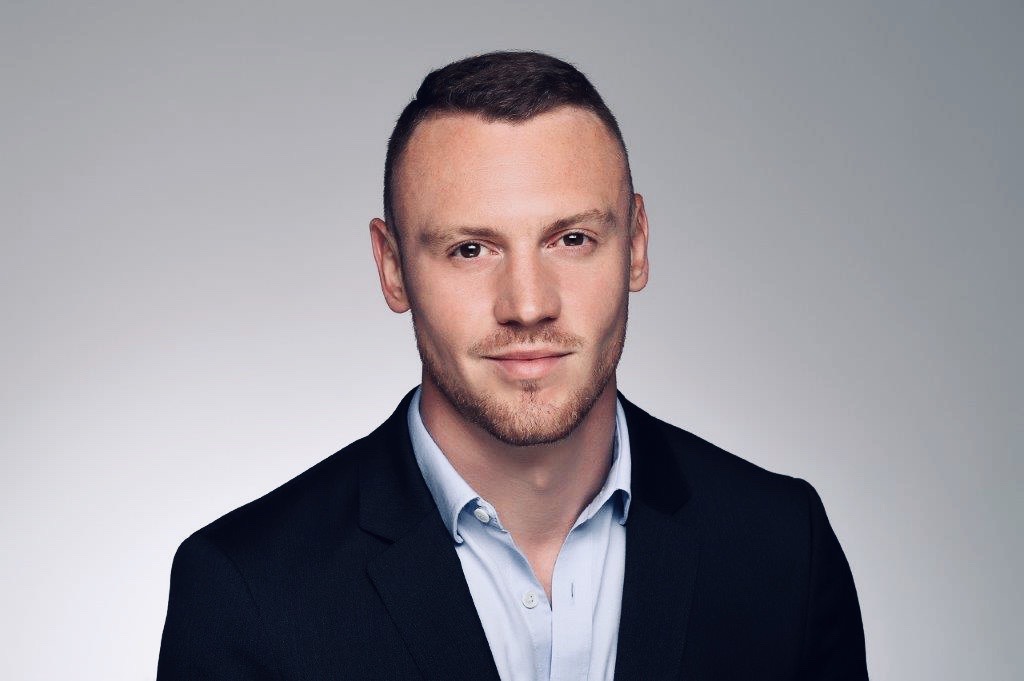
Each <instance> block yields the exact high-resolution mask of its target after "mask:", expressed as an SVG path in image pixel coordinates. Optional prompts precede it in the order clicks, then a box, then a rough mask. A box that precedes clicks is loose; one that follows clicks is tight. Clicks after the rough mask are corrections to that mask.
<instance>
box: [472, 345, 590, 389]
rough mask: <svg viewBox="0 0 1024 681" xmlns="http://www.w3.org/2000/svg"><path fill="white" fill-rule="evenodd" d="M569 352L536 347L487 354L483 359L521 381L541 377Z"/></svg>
mask: <svg viewBox="0 0 1024 681" xmlns="http://www.w3.org/2000/svg"><path fill="white" fill-rule="evenodd" d="M569 354H570V353H568V352H565V351H564V350H554V349H545V348H538V349H533V350H513V351H510V352H505V353H502V354H500V355H489V356H487V357H485V359H487V360H488V361H491V362H493V363H494V364H495V365H496V366H497V367H498V369H499V370H500V371H501V373H502V374H504V375H505V376H506V377H507V378H509V379H512V380H520V381H522V380H536V379H539V378H543V377H544V376H546V375H547V374H549V373H551V371H553V370H554V369H555V368H556V367H557V366H558V365H559V363H560V362H561V361H562V359H563V358H565V357H567V356H568V355H569Z"/></svg>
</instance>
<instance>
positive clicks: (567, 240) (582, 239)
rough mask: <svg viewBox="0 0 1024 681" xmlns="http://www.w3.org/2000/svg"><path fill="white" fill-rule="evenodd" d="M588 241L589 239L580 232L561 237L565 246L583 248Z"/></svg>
mask: <svg viewBox="0 0 1024 681" xmlns="http://www.w3.org/2000/svg"><path fill="white" fill-rule="evenodd" d="M589 239H590V237H589V236H587V235H586V234H583V233H582V232H569V233H568V234H565V235H564V236H562V243H563V244H565V245H566V246H584V245H586V243H587V241H588V240H589Z"/></svg>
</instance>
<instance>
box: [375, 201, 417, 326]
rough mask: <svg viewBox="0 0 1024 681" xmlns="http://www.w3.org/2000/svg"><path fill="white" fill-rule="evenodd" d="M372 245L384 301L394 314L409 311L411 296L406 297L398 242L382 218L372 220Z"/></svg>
mask: <svg viewBox="0 0 1024 681" xmlns="http://www.w3.org/2000/svg"><path fill="white" fill-rule="evenodd" d="M370 243H371V245H372V246H373V259H374V260H376V261H377V275H378V276H379V277H380V290H381V292H382V293H383V294H384V300H385V301H387V304H388V307H390V308H391V311H392V312H399V313H401V312H405V311H406V310H408V309H409V296H408V295H406V290H405V282H404V281H403V277H402V259H401V253H400V252H399V250H398V240H397V239H396V238H395V235H394V234H392V232H391V228H390V227H388V225H387V223H386V222H384V221H383V220H381V219H380V218H374V219H373V220H370Z"/></svg>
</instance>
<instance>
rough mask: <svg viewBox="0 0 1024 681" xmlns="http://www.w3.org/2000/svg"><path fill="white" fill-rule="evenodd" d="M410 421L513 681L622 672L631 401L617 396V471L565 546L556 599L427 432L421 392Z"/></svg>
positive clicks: (491, 640) (494, 645)
mask: <svg viewBox="0 0 1024 681" xmlns="http://www.w3.org/2000/svg"><path fill="white" fill-rule="evenodd" d="M408 421H409V433H410V435H411V437H412V447H413V452H414V454H415V456H416V463H417V464H418V465H419V468H420V471H421V472H422V473H423V478H424V480H426V483H427V487H428V488H429V489H430V493H431V495H432V496H433V498H434V502H435V503H436V504H437V507H438V509H439V510H440V512H441V517H442V519H443V520H444V523H445V526H446V527H447V528H448V531H449V532H450V533H451V535H452V540H453V541H454V543H455V553H456V555H458V557H459V560H460V561H461V563H462V571H463V572H464V573H465V575H466V582H467V584H468V585H469V591H470V594H471V595H472V596H473V603H474V604H475V605H476V610H477V613H478V615H479V616H480V621H481V623H482V624H483V628H484V633H485V634H486V635H487V642H488V644H489V645H490V647H491V654H492V655H493V657H494V662H495V664H496V666H497V668H498V674H499V675H500V676H501V678H502V679H503V681H534V680H535V679H551V680H555V681H570V680H574V681H575V680H578V681H584V680H586V679H590V680H598V679H609V680H610V679H611V678H612V676H613V674H614V672H615V651H616V642H617V639H618V633H619V613H620V610H621V605H622V578H623V574H624V571H625V564H626V528H625V523H626V516H627V514H628V513H629V497H630V492H629V476H630V455H629V437H628V433H627V431H626V418H625V414H624V413H623V411H622V405H621V404H619V403H618V402H616V408H615V437H614V438H613V452H612V465H611V469H610V470H609V472H608V477H607V478H606V479H605V483H604V486H603V487H602V488H601V491H600V492H598V493H597V496H596V497H594V499H593V501H591V502H590V504H589V505H588V506H587V507H586V508H585V509H583V512H582V513H581V514H580V516H579V518H577V519H576V522H575V523H574V524H573V527H572V529H571V530H570V531H569V535H568V536H567V537H566V539H565V543H564V544H563V545H562V549H561V551H560V552H559V554H558V558H557V560H556V561H555V568H554V573H553V576H552V580H551V601H550V602H549V601H548V598H547V596H546V594H545V593H544V587H543V586H541V584H540V581H539V580H538V579H537V577H536V576H535V575H534V573H533V569H532V568H531V567H530V564H529V562H528V561H527V559H526V556H525V555H524V554H523V553H522V551H520V550H519V548H518V547H517V546H516V543H515V541H513V539H512V535H511V534H509V532H508V530H506V529H505V527H504V526H503V525H502V524H501V518H499V517H498V513H497V511H495V509H494V506H492V505H491V504H490V503H489V502H488V501H487V500H486V499H484V498H482V497H481V496H480V495H479V494H477V493H476V492H475V491H473V488H472V487H470V486H469V484H468V483H467V482H466V481H465V480H464V479H463V478H462V476H460V475H459V474H458V472H456V470H455V468H453V467H452V465H451V463H450V462H449V461H448V459H447V458H446V457H445V455H444V454H443V453H442V452H441V450H440V449H439V448H438V446H437V444H436V443H435V442H434V440H433V438H431V436H430V433H429V432H427V429H426V426H425V425H424V424H423V419H422V418H421V417H420V391H419V390H417V391H416V394H415V395H414V396H413V399H412V403H411V404H410V405H409V414H408ZM438 607H441V608H443V607H444V604H443V603H442V604H439V605H438ZM451 654H453V655H457V654H458V653H457V652H456V651H452V653H451Z"/></svg>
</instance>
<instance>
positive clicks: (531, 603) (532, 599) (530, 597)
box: [523, 591, 540, 610]
mask: <svg viewBox="0 0 1024 681" xmlns="http://www.w3.org/2000/svg"><path fill="white" fill-rule="evenodd" d="M538 603H540V599H539V598H537V593H536V592H534V591H527V592H526V593H524V594H523V605H525V606H526V607H527V608H529V609H530V610H533V609H534V608H536V607H537V604H538Z"/></svg>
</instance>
